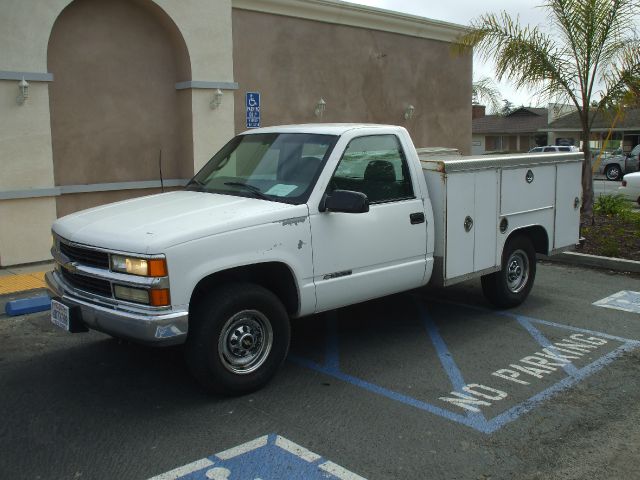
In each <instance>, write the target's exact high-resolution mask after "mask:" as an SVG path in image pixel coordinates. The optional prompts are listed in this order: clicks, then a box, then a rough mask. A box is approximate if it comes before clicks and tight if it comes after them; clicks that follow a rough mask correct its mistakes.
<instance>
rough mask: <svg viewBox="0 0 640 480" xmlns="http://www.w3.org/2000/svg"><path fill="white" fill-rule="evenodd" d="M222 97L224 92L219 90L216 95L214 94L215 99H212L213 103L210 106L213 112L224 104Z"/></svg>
mask: <svg viewBox="0 0 640 480" xmlns="http://www.w3.org/2000/svg"><path fill="white" fill-rule="evenodd" d="M222 95H223V93H222V90H220V89H219V88H217V89H216V91H215V93H214V94H213V98H212V99H211V102H209V106H210V107H211V108H212V109H213V110H215V109H216V108H218V107H219V106H220V104H221V103H222Z"/></svg>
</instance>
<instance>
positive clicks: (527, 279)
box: [481, 235, 536, 308]
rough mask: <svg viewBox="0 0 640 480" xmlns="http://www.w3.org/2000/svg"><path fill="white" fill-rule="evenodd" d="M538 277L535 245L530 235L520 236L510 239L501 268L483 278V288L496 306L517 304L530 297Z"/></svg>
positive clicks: (513, 305)
mask: <svg viewBox="0 0 640 480" xmlns="http://www.w3.org/2000/svg"><path fill="white" fill-rule="evenodd" d="M535 277H536V252H535V250H534V248H533V244H532V243H531V240H529V238H528V237H525V236H522V235H519V236H516V237H512V238H510V239H509V240H507V243H506V244H505V246H504V250H503V252H502V269H501V270H500V271H498V272H495V273H491V274H489V275H484V276H483V277H482V279H481V281H482V291H483V293H484V296H485V297H486V298H487V300H489V301H490V302H491V303H492V304H493V305H495V306H496V307H499V308H511V307H515V306H517V305H520V304H521V303H522V302H524V300H525V299H526V298H527V296H528V295H529V292H530V291H531V288H532V287H533V282H534V280H535Z"/></svg>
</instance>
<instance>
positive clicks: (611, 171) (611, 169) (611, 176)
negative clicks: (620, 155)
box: [604, 164, 622, 180]
mask: <svg viewBox="0 0 640 480" xmlns="http://www.w3.org/2000/svg"><path fill="white" fill-rule="evenodd" d="M604 174H605V175H606V177H607V180H619V179H620V176H621V175H622V170H621V169H620V166H619V165H615V164H614V165H609V166H608V167H607V169H606V170H605V171H604Z"/></svg>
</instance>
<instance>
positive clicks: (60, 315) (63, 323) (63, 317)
mask: <svg viewBox="0 0 640 480" xmlns="http://www.w3.org/2000/svg"><path fill="white" fill-rule="evenodd" d="M51 323H53V324H54V325H55V326H57V327H60V328H62V329H63V330H66V331H69V307H67V306H66V305H65V304H64V303H60V302H58V301H57V300H51Z"/></svg>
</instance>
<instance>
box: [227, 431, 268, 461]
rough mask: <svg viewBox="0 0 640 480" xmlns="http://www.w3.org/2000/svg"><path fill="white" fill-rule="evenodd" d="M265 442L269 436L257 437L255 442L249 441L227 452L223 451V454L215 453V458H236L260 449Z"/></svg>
mask: <svg viewBox="0 0 640 480" xmlns="http://www.w3.org/2000/svg"><path fill="white" fill-rule="evenodd" d="M267 440H269V436H268V435H263V436H262V437H258V438H256V439H255V440H251V441H250V442H247V443H243V444H242V445H238V446H237V447H233V448H230V449H229V450H225V451H224V452H220V453H217V454H216V457H218V458H219V459H220V460H229V459H230V458H233V457H237V456H238V455H242V454H243V453H247V452H250V451H252V450H256V449H258V448H260V447H264V446H265V445H266V444H267Z"/></svg>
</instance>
